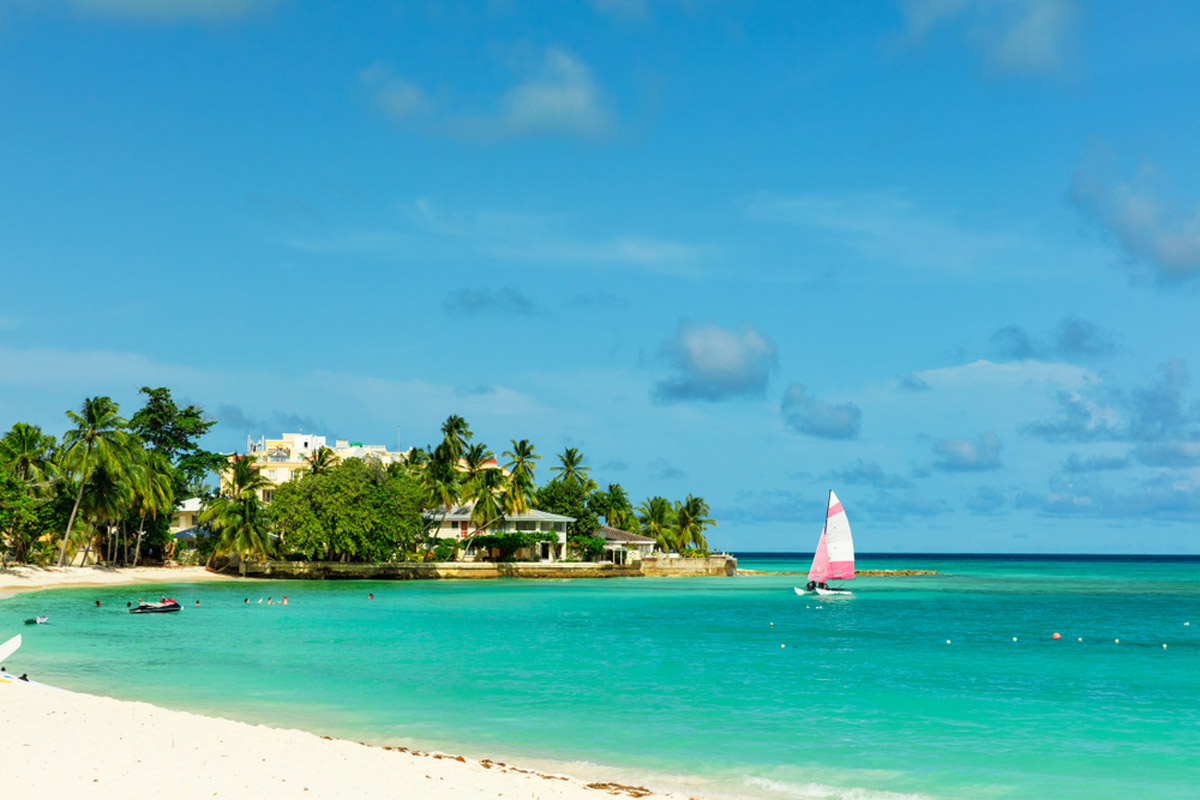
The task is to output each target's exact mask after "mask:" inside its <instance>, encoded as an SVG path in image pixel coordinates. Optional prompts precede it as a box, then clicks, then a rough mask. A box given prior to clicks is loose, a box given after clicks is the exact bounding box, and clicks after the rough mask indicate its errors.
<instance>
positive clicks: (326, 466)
mask: <svg viewBox="0 0 1200 800" xmlns="http://www.w3.org/2000/svg"><path fill="white" fill-rule="evenodd" d="M304 461H305V463H307V464H308V467H307V469H308V474H310V475H328V474H329V471H330V470H331V469H333V468H334V467H335V466H337V463H338V457H337V454H336V453H334V452H333V449H332V448H330V447H321V448H318V449H317V450H315V451H314V452H313V453H312V455H308V456H305V457H304Z"/></svg>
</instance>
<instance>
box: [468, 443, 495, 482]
mask: <svg viewBox="0 0 1200 800" xmlns="http://www.w3.org/2000/svg"><path fill="white" fill-rule="evenodd" d="M462 460H463V461H464V462H465V464H464V466H465V467H466V471H467V477H468V478H474V477H475V476H477V475H478V474H479V473H480V472H482V471H484V470H485V469H487V470H490V469H495V464H496V454H495V453H493V452H492V451H491V450H489V449H488V448H487V445H485V444H482V443H481V444H473V445H471V446H470V447H469V448H467V451H466V452H465V453H464V454H463V457H462Z"/></svg>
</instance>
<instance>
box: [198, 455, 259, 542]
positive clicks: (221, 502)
mask: <svg viewBox="0 0 1200 800" xmlns="http://www.w3.org/2000/svg"><path fill="white" fill-rule="evenodd" d="M231 467H232V469H231V471H230V476H229V484H228V488H227V490H226V493H225V494H223V495H222V496H220V497H218V498H216V499H215V500H213V501H211V502H210V503H208V504H206V505H205V507H204V509H203V510H202V511H201V512H200V520H199V521H200V524H201V525H207V526H208V527H209V530H211V531H212V532H213V533H214V534H216V535H217V543H216V546H215V547H214V548H213V556H218V555H225V554H226V553H236V554H237V555H238V556H239V557H243V558H244V557H245V556H247V555H253V556H258V557H259V558H266V557H267V555H268V554H269V553H270V551H271V535H270V524H271V520H270V512H269V511H268V510H267V506H266V504H265V503H263V501H262V500H260V499H259V493H260V492H261V491H262V490H264V489H269V488H271V487H272V486H273V485H274V484H272V483H271V481H270V480H268V479H267V477H266V476H265V475H263V474H262V473H261V472H260V471H259V469H258V468H257V467H256V466H255V465H254V461H252V460H251V459H250V458H247V457H242V458H235V459H233V462H232V464H231ZM211 562H212V557H210V558H209V563H210V564H211Z"/></svg>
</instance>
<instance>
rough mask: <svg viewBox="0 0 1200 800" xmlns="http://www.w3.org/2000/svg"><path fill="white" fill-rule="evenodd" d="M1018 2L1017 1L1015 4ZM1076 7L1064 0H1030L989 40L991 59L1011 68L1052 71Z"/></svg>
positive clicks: (1061, 54)
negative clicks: (1007, 24)
mask: <svg viewBox="0 0 1200 800" xmlns="http://www.w3.org/2000/svg"><path fill="white" fill-rule="evenodd" d="M1014 5H1020V4H1014ZM1074 20H1075V8H1074V6H1072V5H1071V3H1068V2H1066V0H1030V2H1027V3H1025V4H1024V8H1022V9H1020V10H1019V11H1018V12H1017V13H1016V14H1015V18H1014V19H1013V20H1012V22H1011V24H1010V26H1009V27H1008V28H1007V29H1001V31H1000V33H999V35H998V36H997V37H996V38H995V39H994V40H992V41H991V43H990V44H991V47H990V52H991V58H992V63H993V64H995V65H996V66H997V67H999V68H1000V69H1002V70H1006V71H1012V72H1051V71H1053V70H1055V69H1057V68H1058V67H1059V65H1060V64H1061V63H1062V61H1063V59H1064V53H1065V51H1066V50H1067V47H1068V45H1067V34H1068V31H1069V30H1070V27H1071V25H1072V24H1073V22H1074Z"/></svg>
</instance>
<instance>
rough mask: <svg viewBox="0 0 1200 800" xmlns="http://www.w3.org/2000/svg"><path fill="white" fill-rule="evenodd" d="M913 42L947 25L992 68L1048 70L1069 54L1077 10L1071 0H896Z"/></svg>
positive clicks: (1057, 67)
mask: <svg viewBox="0 0 1200 800" xmlns="http://www.w3.org/2000/svg"><path fill="white" fill-rule="evenodd" d="M900 6H901V10H902V12H903V14H904V22H905V29H906V30H905V33H906V35H907V37H908V39H909V40H910V41H912V42H919V41H922V40H924V39H926V38H928V37H931V36H933V35H934V32H935V30H936V29H948V30H949V31H950V32H951V33H952V34H954V35H956V36H959V37H960V38H962V39H963V40H965V41H969V42H971V43H973V44H975V45H976V46H977V47H979V48H980V49H981V50H982V51H983V53H984V55H985V56H986V58H987V59H988V61H989V62H990V64H991V65H992V67H993V68H995V69H997V70H999V71H1002V72H1013V73H1026V74H1037V73H1052V72H1055V71H1057V70H1059V69H1060V68H1061V67H1062V66H1063V65H1064V64H1065V63H1066V62H1067V61H1068V60H1069V57H1070V53H1071V49H1072V37H1073V34H1074V26H1075V21H1076V18H1077V16H1078V12H1077V9H1076V6H1075V3H1074V2H1072V1H1071V0H1005V1H1004V2H996V0H901V3H900Z"/></svg>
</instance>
